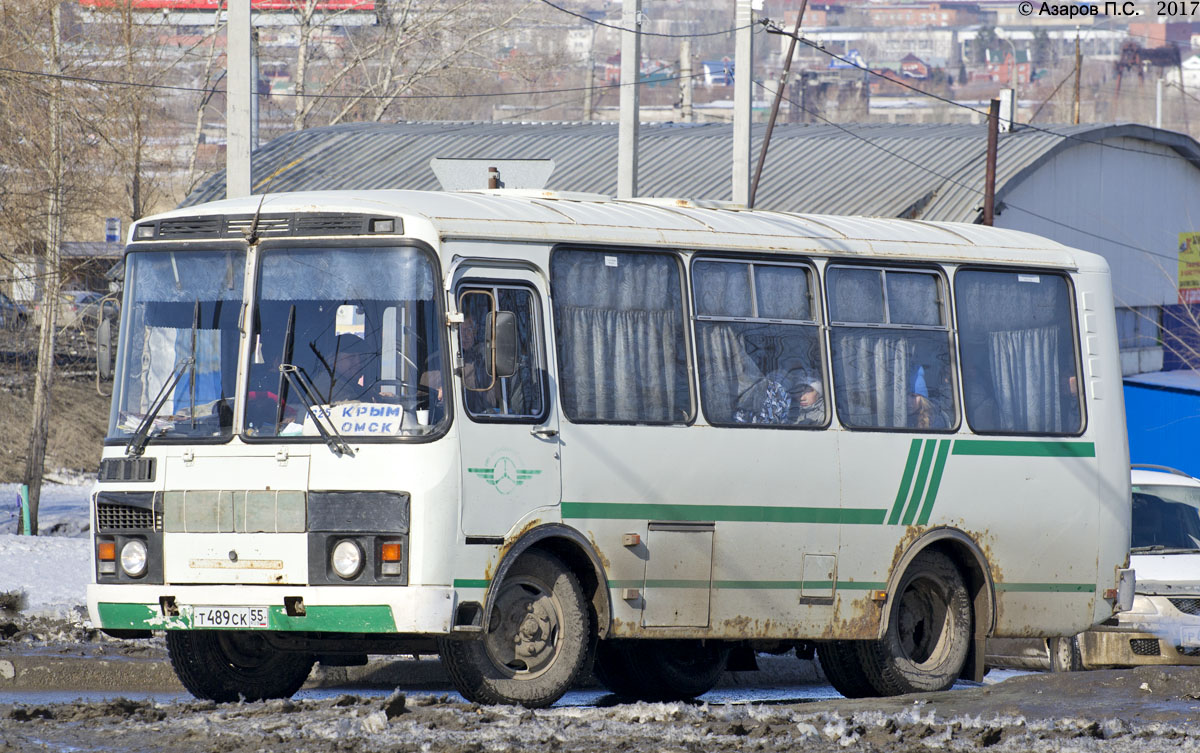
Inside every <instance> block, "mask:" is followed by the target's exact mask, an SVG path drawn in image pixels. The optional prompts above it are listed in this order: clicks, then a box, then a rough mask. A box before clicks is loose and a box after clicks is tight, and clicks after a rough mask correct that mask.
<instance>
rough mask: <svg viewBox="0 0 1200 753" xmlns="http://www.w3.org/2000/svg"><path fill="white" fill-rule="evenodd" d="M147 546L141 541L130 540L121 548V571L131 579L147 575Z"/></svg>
mask: <svg viewBox="0 0 1200 753" xmlns="http://www.w3.org/2000/svg"><path fill="white" fill-rule="evenodd" d="M147 561H148V560H147V557H146V544H145V543H144V542H143V541H141V540H140V539H130V540H129V541H126V542H125V546H123V547H121V569H122V570H124V571H125V574H126V575H128V576H129V577H131V578H140V577H142V576H143V575H145V574H146V563H147Z"/></svg>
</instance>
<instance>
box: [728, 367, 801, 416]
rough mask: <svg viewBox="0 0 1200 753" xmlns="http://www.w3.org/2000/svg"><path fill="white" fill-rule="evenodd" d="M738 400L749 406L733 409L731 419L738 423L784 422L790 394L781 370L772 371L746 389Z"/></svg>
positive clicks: (790, 402)
mask: <svg viewBox="0 0 1200 753" xmlns="http://www.w3.org/2000/svg"><path fill="white" fill-rule="evenodd" d="M740 402H742V403H743V404H745V405H747V406H749V407H746V408H739V409H738V410H736V411H734V413H733V420H734V421H735V422H737V423H739V424H785V423H787V420H788V411H789V410H790V409H791V407H792V396H791V394H790V393H789V392H788V390H787V387H786V386H785V385H784V376H783V374H782V372H779V371H773V372H771V373H770V374H767V375H766V376H764V377H763V378H762V379H760V380H759V381H758V382H757V383H756V384H755V385H754V386H753V387H751V388H750V389H749V390H747V392H746V394H745V395H743V396H742V400H741V401H740Z"/></svg>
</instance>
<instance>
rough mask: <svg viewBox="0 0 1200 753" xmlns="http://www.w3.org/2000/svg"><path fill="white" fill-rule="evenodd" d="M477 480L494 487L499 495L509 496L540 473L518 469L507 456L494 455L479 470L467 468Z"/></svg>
mask: <svg viewBox="0 0 1200 753" xmlns="http://www.w3.org/2000/svg"><path fill="white" fill-rule="evenodd" d="M467 472H468V473H473V474H475V475H476V476H478V477H479V478H481V479H483V480H484V481H486V482H487V483H489V484H491V485H492V486H493V487H495V489H496V491H498V492H500V493H501V494H511V493H512V492H513V490H515V489H516V488H517V487H518V486H521V485H522V484H524V483H525V482H526V481H528V480H529V479H531V478H533V477H534V476H537V475H538V474H540V473H541V471H539V470H534V469H532V468H519V467H517V461H514V460H513V459H512V458H510V457H509V456H508V455H496V456H492V457H489V458H488V459H487V460H485V461H484V464H483V466H482V467H480V468H468V469H467Z"/></svg>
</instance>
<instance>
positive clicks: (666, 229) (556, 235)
mask: <svg viewBox="0 0 1200 753" xmlns="http://www.w3.org/2000/svg"><path fill="white" fill-rule="evenodd" d="M260 206H261V213H262V215H263V216H271V215H278V214H284V213H295V212H322V213H341V212H346V213H368V214H379V215H393V216H400V217H403V218H406V220H407V221H408V222H410V223H411V222H413V221H414V220H416V221H424V222H427V223H428V224H429V226H430V227H431V228H432V231H433V232H434V233H435V234H436V236H437V237H438V238H441V239H443V240H445V239H455V238H487V239H498V240H526V241H543V242H567V243H590V244H620V245H654V246H667V247H678V248H688V249H695V250H716V249H721V250H729V251H738V250H741V251H753V252H759V253H772V252H789V253H807V254H818V255H820V254H830V255H845V256H858V255H861V256H879V257H913V258H922V259H928V258H937V259H946V260H955V259H961V260H970V261H974V262H980V261H983V262H997V263H1005V262H1008V263H1023V264H1031V263H1033V264H1040V265H1045V266H1053V267H1063V268H1088V269H1107V265H1106V264H1105V262H1104V261H1103V259H1102V258H1101V257H1099V256H1096V255H1093V254H1090V253H1087V252H1083V251H1079V250H1076V249H1072V248H1069V247H1067V246H1063V245H1062V244H1060V243H1057V242H1055V241H1052V240H1049V239H1047V238H1043V237H1041V236H1037V235H1033V234H1031V233H1025V232H1021V231H1016V230H1008V229H1003V228H994V227H986V226H983V225H974V224H967V223H957V222H928V221H919V220H901V219H893V218H868V217H845V216H835V215H816V214H797V213H790V212H775V211H763V210H747V209H745V208H743V207H740V206H737V205H732V204H726V203H720V202H707V201H693V200H687V199H661V198H637V199H625V200H618V199H612V198H610V197H607V196H601V195H596V194H570V193H558V192H551V191H520V190H506V189H499V190H485V191H457V192H440V191H401V190H380V191H311V192H296V193H277V194H267V195H265V196H262V195H259V196H248V197H244V198H239V199H227V200H222V201H215V202H210V203H207V204H201V205H196V206H190V207H185V208H181V209H176V210H173V211H170V212H167V213H164V214H161V215H156V216H154V217H148V218H144V219H143V220H141V221H139V223H138V224H144V223H146V222H153V221H159V220H163V219H169V218H175V217H196V216H203V215H213V214H217V215H229V216H234V215H236V216H246V215H253V214H254V213H255V212H256V211H260ZM418 224H420V223H419V222H418ZM132 233H133V228H131V236H130V237H131V239H132V238H133V237H134V236H133V235H132ZM180 240H183V239H182V238H180Z"/></svg>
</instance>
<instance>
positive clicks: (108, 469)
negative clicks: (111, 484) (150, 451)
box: [100, 458, 154, 481]
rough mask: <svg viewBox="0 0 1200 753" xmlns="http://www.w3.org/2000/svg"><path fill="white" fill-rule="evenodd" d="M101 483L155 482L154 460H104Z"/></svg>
mask: <svg viewBox="0 0 1200 753" xmlns="http://www.w3.org/2000/svg"><path fill="white" fill-rule="evenodd" d="M100 480H101V481H153V480H154V458H104V459H103V460H101V461H100Z"/></svg>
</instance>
